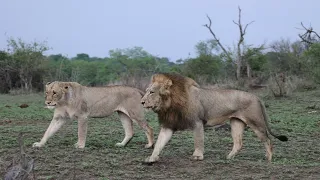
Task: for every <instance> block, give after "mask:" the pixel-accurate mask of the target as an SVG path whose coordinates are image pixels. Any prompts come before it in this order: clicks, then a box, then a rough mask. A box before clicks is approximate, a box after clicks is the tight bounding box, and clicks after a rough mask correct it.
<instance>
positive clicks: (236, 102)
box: [141, 73, 287, 162]
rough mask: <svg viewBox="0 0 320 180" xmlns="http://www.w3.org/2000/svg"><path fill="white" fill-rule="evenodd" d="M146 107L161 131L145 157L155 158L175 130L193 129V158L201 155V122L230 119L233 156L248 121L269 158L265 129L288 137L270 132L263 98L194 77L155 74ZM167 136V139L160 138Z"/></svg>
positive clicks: (238, 146) (209, 122) (146, 99)
mask: <svg viewBox="0 0 320 180" xmlns="http://www.w3.org/2000/svg"><path fill="white" fill-rule="evenodd" d="M141 102H142V104H143V105H144V107H145V108H151V109H153V111H155V112H156V113H157V114H158V118H159V123H160V125H161V129H162V130H161V131H160V134H159V138H158V140H157V142H156V144H155V149H154V152H153V153H152V155H151V156H150V157H148V158H147V159H146V161H147V162H155V161H157V160H158V159H159V153H160V151H161V149H162V148H163V147H164V146H165V144H166V142H168V138H169V139H170V138H171V136H170V134H171V133H173V132H174V131H176V130H184V129H191V130H193V131H194V140H195V151H194V154H193V157H194V159H195V160H202V159H203V153H204V148H203V146H204V145H203V139H204V137H203V125H204V124H210V125H218V124H222V123H224V122H225V121H226V120H228V119H231V129H232V132H231V134H232V138H233V141H234V147H233V149H232V151H231V152H230V153H229V155H228V158H229V159H230V158H233V157H234V156H235V155H236V154H237V153H238V152H239V150H240V149H241V147H242V134H243V131H244V128H245V126H246V125H248V126H249V127H250V128H251V129H252V130H253V131H254V132H255V133H256V134H257V136H258V138H259V139H260V140H261V141H263V142H264V144H265V147H266V151H267V153H266V156H267V159H268V161H271V159H272V145H271V141H270V139H269V137H268V132H269V133H270V134H271V135H273V136H275V137H276V138H278V139H280V140H281V141H287V137H285V136H277V135H275V134H274V133H272V132H271V130H270V128H269V126H268V123H267V120H268V117H267V114H266V112H265V107H264V105H263V102H262V101H261V100H260V99H259V98H258V97H257V96H255V95H253V94H251V93H247V92H244V91H238V90H222V89H214V90H213V89H204V88H201V87H200V86H199V85H198V84H197V83H196V82H195V81H194V80H193V79H191V78H187V77H183V76H180V75H178V74H166V73H163V74H155V75H153V77H152V80H151V83H150V85H149V87H148V88H147V91H146V94H145V95H144V97H143V98H142V100H141ZM161 137H166V140H162V139H160V138H161Z"/></svg>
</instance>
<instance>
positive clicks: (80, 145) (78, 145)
mask: <svg viewBox="0 0 320 180" xmlns="http://www.w3.org/2000/svg"><path fill="white" fill-rule="evenodd" d="M74 147H75V148H77V149H83V148H84V145H83V144H79V143H75V144H74Z"/></svg>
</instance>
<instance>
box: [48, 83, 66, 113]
mask: <svg viewBox="0 0 320 180" xmlns="http://www.w3.org/2000/svg"><path fill="white" fill-rule="evenodd" d="M67 89H68V86H64V85H63V84H61V83H59V82H53V83H48V84H47V85H46V92H45V104H46V106H47V108H49V109H54V108H55V107H56V106H57V104H58V103H59V102H60V101H62V100H63V99H64V97H65V94H66V92H67Z"/></svg>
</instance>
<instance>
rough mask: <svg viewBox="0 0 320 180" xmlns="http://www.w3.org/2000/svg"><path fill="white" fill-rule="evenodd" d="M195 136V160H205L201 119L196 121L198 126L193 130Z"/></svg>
mask: <svg viewBox="0 0 320 180" xmlns="http://www.w3.org/2000/svg"><path fill="white" fill-rule="evenodd" d="M193 136H194V149H195V150H194V153H193V155H192V158H193V160H203V153H204V132H203V123H202V122H201V121H197V122H196V126H195V128H194V130H193Z"/></svg>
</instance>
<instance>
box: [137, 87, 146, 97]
mask: <svg viewBox="0 0 320 180" xmlns="http://www.w3.org/2000/svg"><path fill="white" fill-rule="evenodd" d="M136 89H137V90H138V92H139V93H140V95H141V96H142V97H143V96H144V94H145V92H143V91H142V90H140V89H138V88H136Z"/></svg>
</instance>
